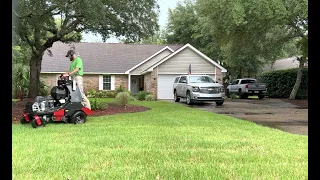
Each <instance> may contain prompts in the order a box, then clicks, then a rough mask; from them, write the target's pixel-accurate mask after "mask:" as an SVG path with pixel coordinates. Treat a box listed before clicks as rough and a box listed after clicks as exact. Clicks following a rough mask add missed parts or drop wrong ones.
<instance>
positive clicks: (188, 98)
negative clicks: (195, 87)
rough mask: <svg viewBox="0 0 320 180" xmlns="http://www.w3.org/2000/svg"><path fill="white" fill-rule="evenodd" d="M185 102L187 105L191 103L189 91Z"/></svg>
mask: <svg viewBox="0 0 320 180" xmlns="http://www.w3.org/2000/svg"><path fill="white" fill-rule="evenodd" d="M187 104H188V105H191V104H192V101H191V95H190V92H187Z"/></svg>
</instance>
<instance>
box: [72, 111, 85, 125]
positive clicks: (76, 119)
mask: <svg viewBox="0 0 320 180" xmlns="http://www.w3.org/2000/svg"><path fill="white" fill-rule="evenodd" d="M86 120H87V116H86V114H85V113H84V112H83V111H76V112H75V113H73V114H72V116H71V118H70V123H74V124H82V123H85V122H86Z"/></svg>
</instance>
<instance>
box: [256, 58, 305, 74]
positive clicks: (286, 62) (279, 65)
mask: <svg viewBox="0 0 320 180" xmlns="http://www.w3.org/2000/svg"><path fill="white" fill-rule="evenodd" d="M305 66H306V67H307V66H308V63H305ZM298 67H299V61H298V60H297V57H296V56H293V57H289V58H284V59H279V60H276V61H275V62H274V64H273V65H271V64H268V65H265V66H264V67H263V68H262V70H263V71H270V70H280V69H290V68H298Z"/></svg>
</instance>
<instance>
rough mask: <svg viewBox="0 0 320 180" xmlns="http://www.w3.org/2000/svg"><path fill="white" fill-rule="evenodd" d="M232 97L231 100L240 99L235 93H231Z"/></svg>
mask: <svg viewBox="0 0 320 180" xmlns="http://www.w3.org/2000/svg"><path fill="white" fill-rule="evenodd" d="M230 97H231V99H238V98H239V96H238V95H236V94H234V93H231V94H230Z"/></svg>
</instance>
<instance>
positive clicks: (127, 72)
mask: <svg viewBox="0 0 320 180" xmlns="http://www.w3.org/2000/svg"><path fill="white" fill-rule="evenodd" d="M166 49H168V50H169V51H171V52H173V49H171V48H170V47H169V46H166V47H164V48H162V49H161V50H160V51H158V52H156V53H155V54H153V55H152V56H150V57H148V58H147V59H145V60H144V61H142V62H141V63H139V64H137V65H135V66H134V67H133V68H131V69H129V70H128V71H126V72H125V74H129V73H130V71H132V70H134V69H136V68H137V67H139V66H140V65H142V64H143V63H145V62H147V61H149V60H150V59H152V58H154V57H155V56H157V55H158V54H160V53H161V52H163V51H164V50H166ZM139 75H140V74H139Z"/></svg>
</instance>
